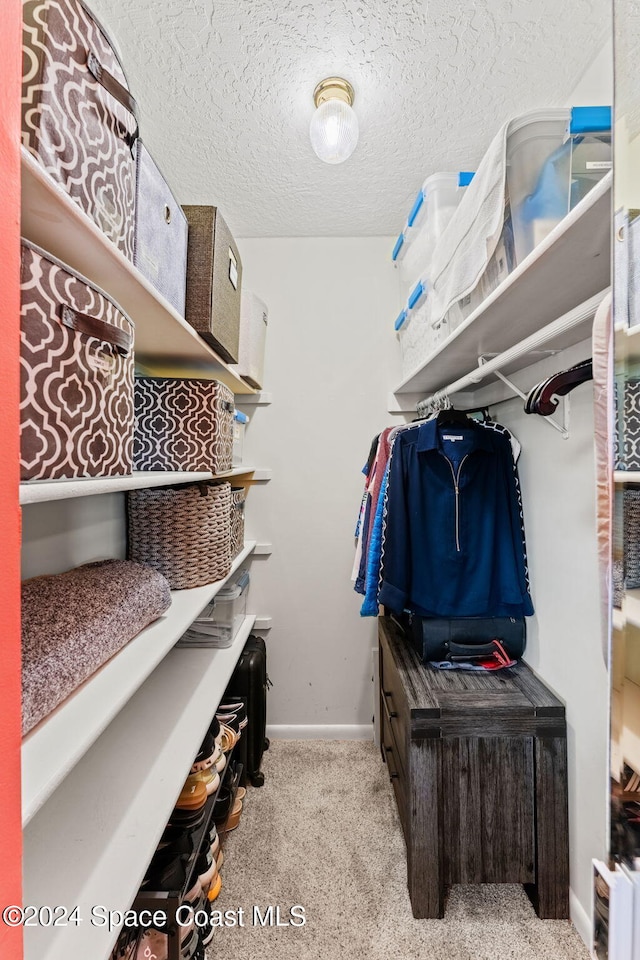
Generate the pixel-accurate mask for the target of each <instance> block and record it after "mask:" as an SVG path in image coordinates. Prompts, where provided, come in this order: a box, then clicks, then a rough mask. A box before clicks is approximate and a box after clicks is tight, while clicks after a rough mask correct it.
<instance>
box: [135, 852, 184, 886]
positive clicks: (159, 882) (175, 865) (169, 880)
mask: <svg viewBox="0 0 640 960" xmlns="http://www.w3.org/2000/svg"><path fill="white" fill-rule="evenodd" d="M186 882H187V875H186V873H185V861H184V860H183V859H181V858H180V857H177V858H174V859H171V860H169V861H167V862H162V861H161V862H160V863H159V864H154V863H153V862H152V863H151V864H150V865H149V869H148V870H147V872H146V874H145V878H144V880H143V881H142V883H141V885H140V889H141V890H162V891H163V892H167V891H169V890H182V888H183V887H184V885H185V883H186Z"/></svg>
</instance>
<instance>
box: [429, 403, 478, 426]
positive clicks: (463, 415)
mask: <svg viewBox="0 0 640 960" xmlns="http://www.w3.org/2000/svg"><path fill="white" fill-rule="evenodd" d="M436 421H437V423H438V426H440V425H441V424H445V423H446V424H455V423H470V422H471V420H470V418H469V417H468V416H467V411H466V410H456V409H455V407H449V409H448V410H441V411H440V413H439V414H438V416H437V417H436Z"/></svg>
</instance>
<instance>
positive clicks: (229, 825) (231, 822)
mask: <svg viewBox="0 0 640 960" xmlns="http://www.w3.org/2000/svg"><path fill="white" fill-rule="evenodd" d="M241 816H242V800H236V801H235V803H234V805H233V810H232V811H231V813H230V814H229V819H228V820H227V822H226V824H225V832H226V833H228V832H229V831H230V830H235V829H236V827H237V826H238V824H239V823H240V817H241Z"/></svg>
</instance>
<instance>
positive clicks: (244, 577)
mask: <svg viewBox="0 0 640 960" xmlns="http://www.w3.org/2000/svg"><path fill="white" fill-rule="evenodd" d="M249 582H250V578H249V572H248V571H247V570H242V571H239V572H238V573H237V574H236V575H235V577H234V579H233V580H231V581H230V582H229V583H228V584H227V585H226V586H225V587H224V588H223V589H222V590H221V591H220V593H219V594H218V595H217V597H215V599H214V600H212V601H211V603H209V604H208V605H207V606H206V607H205V608H204V610H203V611H202V613H201V614H200V616H199V617H197V618H196V619H195V620H194V621H193V623H192V625H191V627H190V628H189V629H188V630H187V632H186V633H185V634H184V636H183V638H182V640H181V641H180V644H181V646H202V647H230V646H231V644H232V643H233V638H234V637H235V635H236V633H237V632H238V630H239V629H240V626H241V625H242V621H243V620H244V618H245V616H246V614H247V594H248V592H249Z"/></svg>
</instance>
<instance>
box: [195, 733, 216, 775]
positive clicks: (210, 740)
mask: <svg viewBox="0 0 640 960" xmlns="http://www.w3.org/2000/svg"><path fill="white" fill-rule="evenodd" d="M215 748H216V742H215V740H214V737H213V734H212V733H211V732H210V731H208V730H207V732H206V733H205V736H204V740H203V741H202V744H201V746H200V749H199V750H198V753H197V754H196V758H195V760H194V761H193V765H192V767H191V772H192V773H197V772H198V770H202V769H203V768H204V764H205V763H206V762H207V760H208V759H209V757H210V756H211V754H212V753H213V752H214V750H215Z"/></svg>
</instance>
